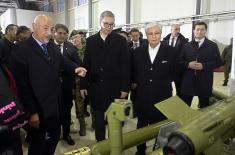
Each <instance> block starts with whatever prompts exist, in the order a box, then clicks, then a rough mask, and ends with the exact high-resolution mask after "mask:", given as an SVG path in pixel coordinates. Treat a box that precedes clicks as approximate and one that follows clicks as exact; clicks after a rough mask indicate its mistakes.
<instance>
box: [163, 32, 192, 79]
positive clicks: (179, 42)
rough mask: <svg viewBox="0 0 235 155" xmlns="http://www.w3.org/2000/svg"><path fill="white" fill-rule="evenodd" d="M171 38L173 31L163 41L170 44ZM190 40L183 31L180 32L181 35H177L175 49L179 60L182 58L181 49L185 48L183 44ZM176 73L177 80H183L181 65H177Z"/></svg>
mask: <svg viewBox="0 0 235 155" xmlns="http://www.w3.org/2000/svg"><path fill="white" fill-rule="evenodd" d="M170 38H171V33H170V34H168V35H167V36H166V37H165V38H163V42H164V43H165V44H167V45H169V42H170ZM187 42H188V39H186V38H185V37H184V36H183V35H182V34H181V33H179V36H178V37H177V40H176V43H175V47H174V48H175V50H176V57H177V59H178V60H177V61H179V59H180V55H181V50H182V48H183V46H184V45H185V44H186V43H187ZM176 73H177V74H176V75H177V78H176V80H177V81H181V78H182V70H180V66H176Z"/></svg>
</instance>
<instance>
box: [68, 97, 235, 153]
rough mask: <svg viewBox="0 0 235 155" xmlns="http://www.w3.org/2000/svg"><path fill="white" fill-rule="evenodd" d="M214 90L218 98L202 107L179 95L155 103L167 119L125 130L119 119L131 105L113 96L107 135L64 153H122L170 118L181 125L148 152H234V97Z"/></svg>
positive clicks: (153, 133)
mask: <svg viewBox="0 0 235 155" xmlns="http://www.w3.org/2000/svg"><path fill="white" fill-rule="evenodd" d="M213 94H215V99H216V101H218V102H216V104H213V105H212V106H210V107H207V108H204V109H201V110H194V109H192V108H190V107H188V106H187V105H186V104H185V103H184V102H183V101H182V100H181V99H180V98H178V97H171V98H169V99H167V100H164V101H162V102H160V103H157V104H156V105H155V106H156V107H157V108H158V109H159V110H160V111H161V112H162V113H163V114H164V115H165V116H166V117H168V118H169V119H168V120H165V121H162V122H159V123H156V124H153V125H150V126H147V127H144V128H141V129H138V130H134V131H131V132H128V133H124V134H122V126H121V122H122V121H123V120H125V119H127V118H129V117H130V116H131V111H132V110H131V109H132V107H131V104H130V102H129V101H127V100H115V102H114V103H112V104H111V106H110V107H109V109H108V110H107V112H106V113H107V117H108V124H109V139H107V140H103V141H100V142H98V143H95V144H92V145H90V146H88V147H86V148H82V149H76V150H73V151H71V152H68V153H65V154H64V155H89V154H92V155H109V154H112V155H121V154H122V153H123V151H124V150H126V149H129V148H131V147H133V146H136V145H138V144H141V143H143V142H146V141H149V140H151V139H154V138H156V137H157V136H158V134H159V130H160V128H161V127H163V126H167V125H169V124H171V123H172V122H177V123H178V124H180V127H179V128H177V129H176V130H175V129H174V131H173V132H172V133H170V134H169V135H170V136H168V137H167V138H168V142H167V143H166V145H165V146H163V147H162V148H158V149H157V150H155V151H154V152H151V153H150V154H148V155H163V154H164V155H201V154H202V153H204V155H234V154H235V143H234V142H233V138H231V137H232V136H234V134H235V133H234V132H235V120H234V119H235V110H234V109H235V97H231V98H227V96H226V95H223V94H221V93H218V92H213ZM224 98H227V99H224ZM220 99H224V100H221V101H219V100H220ZM233 111H234V112H233ZM139 135H141V136H139Z"/></svg>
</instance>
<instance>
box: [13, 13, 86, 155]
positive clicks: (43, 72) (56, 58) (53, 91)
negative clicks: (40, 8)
mask: <svg viewBox="0 0 235 155" xmlns="http://www.w3.org/2000/svg"><path fill="white" fill-rule="evenodd" d="M32 27H33V34H32V36H31V37H30V38H29V39H27V40H25V41H22V42H19V43H18V44H16V45H15V46H14V48H13V51H12V55H11V66H12V71H13V74H14V76H15V79H16V84H17V87H18V92H19V99H20V100H21V101H22V103H23V106H24V108H25V110H26V111H27V112H28V113H29V114H30V118H29V125H30V126H29V129H28V142H29V148H28V154H29V155H53V154H54V152H55V149H56V145H57V143H58V141H59V137H60V122H61V118H60V117H61V111H62V107H61V104H60V91H61V86H60V79H59V74H60V70H61V69H64V70H66V71H68V72H71V73H74V74H75V73H76V74H78V75H80V76H85V74H86V70H85V69H84V68H82V67H78V65H77V64H75V63H73V62H71V61H70V60H68V59H66V58H65V57H64V56H63V55H62V54H61V53H60V52H59V51H58V47H57V46H56V45H55V44H54V43H51V42H49V39H50V37H51V29H52V19H51V18H50V17H48V16H46V15H38V16H37V17H36V18H35V19H34V22H33V24H32Z"/></svg>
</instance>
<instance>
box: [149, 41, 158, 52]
mask: <svg viewBox="0 0 235 155" xmlns="http://www.w3.org/2000/svg"><path fill="white" fill-rule="evenodd" d="M160 45H161V42H159V43H158V45H157V46H156V47H154V48H152V47H151V46H150V44H149V49H150V50H157V51H158V49H159V47H160Z"/></svg>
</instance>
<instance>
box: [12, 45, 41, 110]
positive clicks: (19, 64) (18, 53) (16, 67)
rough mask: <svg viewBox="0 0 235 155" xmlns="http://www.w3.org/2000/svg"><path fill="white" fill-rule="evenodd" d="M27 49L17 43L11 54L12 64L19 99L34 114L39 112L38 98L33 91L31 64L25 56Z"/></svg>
mask: <svg viewBox="0 0 235 155" xmlns="http://www.w3.org/2000/svg"><path fill="white" fill-rule="evenodd" d="M25 50H27V49H26V48H24V47H23V46H18V45H15V46H14V47H13V51H12V54H11V58H10V65H11V69H12V73H13V75H14V77H15V80H16V85H17V88H18V96H19V99H20V101H21V103H22V104H23V107H24V108H25V110H26V111H27V112H29V113H30V114H34V113H37V100H36V97H35V95H34V93H33V92H34V91H33V89H32V87H31V86H30V80H29V70H28V67H29V66H28V65H27V60H26V58H25V57H24V56H25V55H24V51H25ZM26 94H27V95H26Z"/></svg>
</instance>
